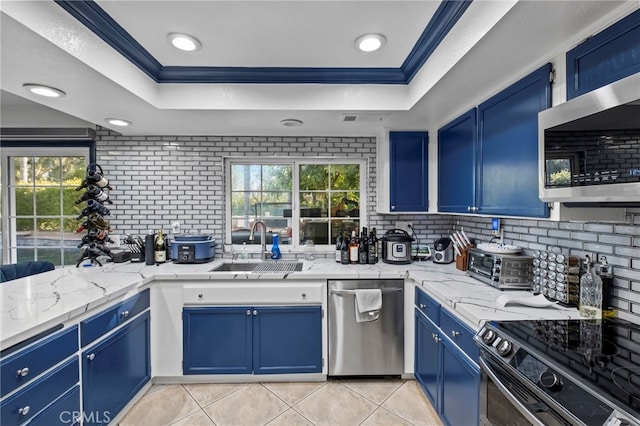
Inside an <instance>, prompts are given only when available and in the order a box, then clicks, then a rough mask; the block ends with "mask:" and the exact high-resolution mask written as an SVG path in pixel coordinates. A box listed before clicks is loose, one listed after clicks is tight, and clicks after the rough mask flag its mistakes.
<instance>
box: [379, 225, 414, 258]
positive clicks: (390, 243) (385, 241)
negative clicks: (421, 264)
mask: <svg viewBox="0 0 640 426" xmlns="http://www.w3.org/2000/svg"><path fill="white" fill-rule="evenodd" d="M381 240H382V261H383V262H385V263H394V264H396V265H402V264H407V263H411V242H412V241H413V238H411V237H410V236H409V234H407V232H406V231H404V230H402V229H392V230H390V231H387V232H385V234H384V235H383V236H382V238H381Z"/></svg>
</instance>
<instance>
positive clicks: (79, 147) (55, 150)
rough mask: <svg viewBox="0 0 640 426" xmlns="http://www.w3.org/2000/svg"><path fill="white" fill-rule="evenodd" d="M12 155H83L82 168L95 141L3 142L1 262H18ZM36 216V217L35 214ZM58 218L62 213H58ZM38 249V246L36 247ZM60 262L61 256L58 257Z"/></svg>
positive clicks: (91, 154)
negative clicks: (55, 142)
mask: <svg viewBox="0 0 640 426" xmlns="http://www.w3.org/2000/svg"><path fill="white" fill-rule="evenodd" d="M15 157H84V158H85V167H86V165H88V164H90V163H91V162H93V160H94V159H95V143H93V142H90V143H77V142H76V143H61V144H60V145H57V144H56V145H52V144H49V143H48V144H46V145H45V144H44V143H42V142H35V143H24V144H14V143H2V152H0V161H2V174H1V176H0V185H1V188H2V263H3V264H7V263H15V262H17V259H16V256H17V252H16V250H17V234H16V231H15V229H16V219H15V216H16V212H15V208H16V206H15V193H14V192H13V188H14V187H15V186H16V185H15V181H14V175H15V169H14V165H13V161H12V159H13V158H15ZM36 217H37V216H36ZM60 218H61V219H63V218H64V216H62V215H61V216H60ZM58 248H59V249H60V250H61V251H63V250H64V249H65V247H64V246H63V245H61V246H59V247H58ZM36 250H37V249H36ZM61 259H62V262H63V265H60V266H69V265H67V264H66V263H64V256H61Z"/></svg>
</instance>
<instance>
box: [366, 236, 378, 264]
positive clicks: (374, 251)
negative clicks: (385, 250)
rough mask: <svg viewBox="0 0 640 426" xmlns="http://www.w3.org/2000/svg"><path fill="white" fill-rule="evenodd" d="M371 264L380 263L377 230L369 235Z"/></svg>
mask: <svg viewBox="0 0 640 426" xmlns="http://www.w3.org/2000/svg"><path fill="white" fill-rule="evenodd" d="M368 261H369V264H374V263H377V262H378V237H376V228H373V229H372V230H371V232H370V233H369V259H368Z"/></svg>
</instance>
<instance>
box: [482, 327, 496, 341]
mask: <svg viewBox="0 0 640 426" xmlns="http://www.w3.org/2000/svg"><path fill="white" fill-rule="evenodd" d="M496 337H498V334H497V333H496V332H495V331H493V330H487V331H485V332H484V334H483V335H482V341H483V342H484V343H485V344H487V345H490V344H492V343H493V341H494V340H496Z"/></svg>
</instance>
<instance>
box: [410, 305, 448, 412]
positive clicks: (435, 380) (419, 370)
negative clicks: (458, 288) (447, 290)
mask: <svg viewBox="0 0 640 426" xmlns="http://www.w3.org/2000/svg"><path fill="white" fill-rule="evenodd" d="M415 319H416V326H415V334H416V340H415V359H414V363H415V373H414V375H415V377H416V380H417V381H418V383H420V386H422V389H423V390H424V392H425V393H426V394H427V397H428V398H429V399H430V400H431V403H432V404H433V407H434V408H435V409H436V411H438V412H439V411H440V407H439V402H440V398H439V394H440V392H439V389H440V383H441V380H442V378H441V371H440V370H441V368H440V366H441V365H442V349H441V345H440V344H438V342H437V339H436V337H437V336H438V329H437V328H436V327H435V326H434V325H433V323H432V322H431V321H430V320H429V319H428V318H427V317H425V316H424V315H423V314H422V313H420V311H419V310H418V309H416V313H415Z"/></svg>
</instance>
